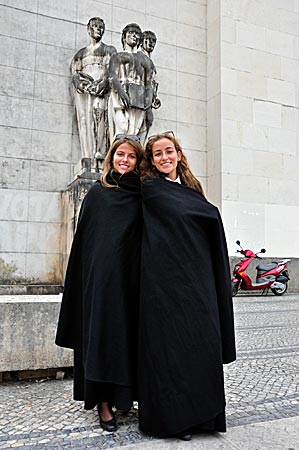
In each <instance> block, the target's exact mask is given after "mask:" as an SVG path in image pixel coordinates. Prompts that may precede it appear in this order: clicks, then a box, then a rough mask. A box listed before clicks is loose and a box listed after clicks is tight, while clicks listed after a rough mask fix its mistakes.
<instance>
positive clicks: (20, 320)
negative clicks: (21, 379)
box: [0, 295, 73, 372]
mask: <svg viewBox="0 0 299 450" xmlns="http://www.w3.org/2000/svg"><path fill="white" fill-rule="evenodd" d="M60 301H61V297H60V296H58V295H56V296H48V297H45V296H41V297H40V296H18V297H9V296H8V297H6V296H0V315H1V317H2V320H1V322H0V354H1V358H0V372H5V371H18V370H35V369H47V368H52V367H53V368H54V367H70V366H72V365H73V352H72V350H68V349H63V348H60V347H57V346H56V345H55V344H54V341H55V335H56V328H57V320H58V314H59V309H60Z"/></svg>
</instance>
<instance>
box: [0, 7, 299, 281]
mask: <svg viewBox="0 0 299 450" xmlns="http://www.w3.org/2000/svg"><path fill="white" fill-rule="evenodd" d="M93 16H100V17H102V18H103V19H104V21H105V24H106V31H105V34H104V37H103V41H104V42H105V43H107V44H112V45H114V46H115V47H116V49H117V50H119V51H120V50H121V30H122V29H123V27H124V26H125V25H126V24H128V23H130V22H136V23H138V24H139V25H140V27H141V28H142V29H143V30H145V29H150V30H153V31H154V32H155V33H156V35H157V45H156V48H155V50H154V52H153V60H154V62H155V65H156V68H157V81H158V82H159V98H160V99H161V102H162V106H161V108H159V109H157V110H156V111H155V113H154V114H155V119H154V125H153V127H152V129H151V133H150V134H153V133H155V132H158V131H166V130H172V131H174V133H175V134H176V136H177V137H178V138H179V140H180V141H181V143H182V146H183V149H184V151H185V152H186V154H187V157H188V160H189V161H190V164H191V167H192V169H193V171H194V173H195V174H196V175H197V176H198V177H199V178H200V180H201V181H202V182H203V184H204V186H205V189H206V192H207V197H208V199H209V200H210V201H211V202H213V203H215V204H216V205H217V206H218V207H219V208H220V210H221V213H222V216H223V220H224V225H225V231H226V235H227V241H228V247H229V253H230V254H231V255H233V254H234V252H235V244H234V242H235V240H236V239H240V240H241V241H242V242H243V243H244V245H246V246H249V247H253V248H254V249H257V248H259V247H266V248H267V254H269V255H270V256H273V257H299V139H298V137H299V113H298V107H299V3H298V2H297V1H296V0H193V1H191V0H160V1H157V0H151V1H148V0H131V1H130V2H129V1H127V0H106V1H96V0H88V1H86V0H81V1H79V0H76V1H75V0H74V1H73V0H72V1H71V0H67V1H64V2H61V1H58V0H52V1H51V2H49V1H48V0H27V1H26V2H25V1H22V0H4V1H3V2H2V4H1V5H0V55H1V57H0V71H1V83H0V167H1V171H0V272H1V270H2V272H3V274H4V275H2V279H3V280H4V282H6V283H13V282H16V281H18V282H20V280H21V281H23V282H24V283H28V282H36V283H53V284H55V283H56V284H61V283H62V279H63V268H62V267H63V264H62V259H63V258H62V251H61V242H62V240H63V233H64V226H63V219H62V216H63V214H62V209H63V208H62V203H63V202H62V196H63V193H64V192H65V191H66V190H67V188H68V186H69V184H70V183H71V182H72V181H74V178H75V175H74V174H75V166H76V164H77V163H78V161H79V159H80V155H81V152H80V145H79V139H78V129H77V123H76V115H75V107H74V104H73V97H72V92H71V77H70V62H71V60H72V58H73V56H74V54H75V53H76V52H77V50H79V49H80V48H81V47H85V46H86V45H87V44H88V35H87V32H86V24H87V22H88V20H89V18H90V17H93ZM0 284H1V281H0Z"/></svg>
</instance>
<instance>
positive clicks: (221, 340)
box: [138, 132, 235, 440]
mask: <svg viewBox="0 0 299 450" xmlns="http://www.w3.org/2000/svg"><path fill="white" fill-rule="evenodd" d="M142 180H143V183H142V187H141V193H142V204H143V222H144V224H143V239H142V259H141V289H140V293H141V294H140V316H139V330H140V335H139V362H138V382H139V394H138V396H139V424H140V429H141V430H142V431H143V432H145V433H148V434H152V435H158V436H161V437H169V436H177V437H179V438H181V439H184V440H190V439H191V437H192V433H193V432H196V431H198V430H210V431H225V429H226V424H225V395H224V381H223V367H222V364H223V363H229V362H232V361H234V359H235V339H234V321H233V308H232V295H231V281H230V269H229V263H228V254H227V247H226V240H225V236H224V231H223V226H222V221H221V217H220V214H219V211H218V209H217V208H216V207H215V206H214V205H212V204H211V203H209V202H208V200H207V199H206V198H205V196H204V193H203V187H202V185H201V183H200V182H199V180H197V178H196V177H195V175H194V174H193V173H192V171H191V169H190V167H189V165H188V162H187V158H186V156H185V155H184V152H183V150H182V147H181V145H180V144H179V142H178V140H177V139H176V138H175V137H174V135H173V133H171V132H166V133H161V134H157V135H155V136H152V137H150V138H149V139H148V141H147V144H146V146H145V161H144V163H143V174H142Z"/></svg>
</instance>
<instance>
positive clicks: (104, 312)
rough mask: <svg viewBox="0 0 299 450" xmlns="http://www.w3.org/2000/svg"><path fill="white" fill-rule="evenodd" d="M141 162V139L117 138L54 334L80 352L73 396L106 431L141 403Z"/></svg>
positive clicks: (89, 205)
mask: <svg viewBox="0 0 299 450" xmlns="http://www.w3.org/2000/svg"><path fill="white" fill-rule="evenodd" d="M142 157H143V149H142V146H141V144H140V143H139V141H138V140H137V136H124V135H122V136H119V137H118V138H117V139H116V141H115V142H114V143H113V144H112V146H111V147H110V149H109V151H108V153H107V156H106V158H105V161H104V170H103V176H102V180H101V181H99V182H96V183H95V184H94V185H93V186H92V187H91V188H90V190H89V191H88V193H87V194H86V196H85V198H84V200H83V203H82V206H81V210H80V214H79V219H78V225H77V230H76V233H75V236H74V240H73V244H72V249H71V253H70V257H69V262H68V267H67V273H66V279H65V286H64V294H63V299H62V304H61V310H60V316H59V323H58V329H57V336H56V344H57V345H59V346H61V347H67V348H72V349H74V399H75V400H83V401H84V408H85V409H92V408H94V407H95V406H97V408H98V413H99V419H100V424H101V426H102V428H103V429H105V430H107V431H115V430H116V429H117V424H116V420H115V417H114V415H113V411H112V406H115V407H116V408H117V409H120V410H123V411H126V410H129V409H130V407H131V406H132V401H133V399H134V400H135V399H136V370H137V367H136V364H137V319H138V303H139V271H140V242H141V223H142V215H141V196H140V179H139V175H138V169H139V165H140V162H141V160H142Z"/></svg>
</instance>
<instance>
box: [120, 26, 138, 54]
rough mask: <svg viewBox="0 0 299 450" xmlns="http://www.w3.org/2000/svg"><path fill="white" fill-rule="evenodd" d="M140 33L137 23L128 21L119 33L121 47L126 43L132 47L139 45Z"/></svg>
mask: <svg viewBox="0 0 299 450" xmlns="http://www.w3.org/2000/svg"><path fill="white" fill-rule="evenodd" d="M141 35H142V31H141V28H140V26H139V25H138V24H137V23H129V24H128V25H126V26H125V28H124V29H123V31H122V34H121V43H122V46H123V49H125V45H126V44H127V45H128V46H129V47H132V48H134V47H139V45H140V43H141Z"/></svg>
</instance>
